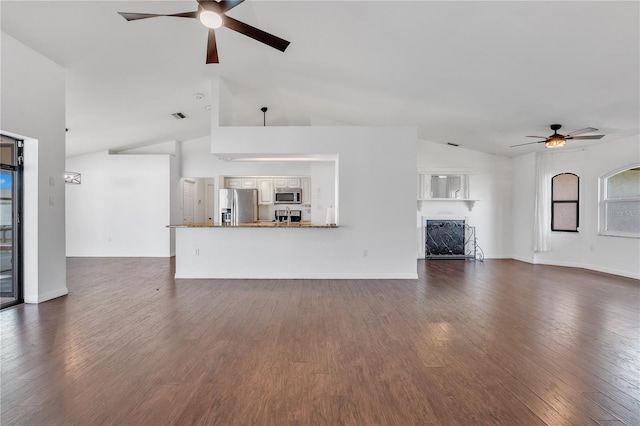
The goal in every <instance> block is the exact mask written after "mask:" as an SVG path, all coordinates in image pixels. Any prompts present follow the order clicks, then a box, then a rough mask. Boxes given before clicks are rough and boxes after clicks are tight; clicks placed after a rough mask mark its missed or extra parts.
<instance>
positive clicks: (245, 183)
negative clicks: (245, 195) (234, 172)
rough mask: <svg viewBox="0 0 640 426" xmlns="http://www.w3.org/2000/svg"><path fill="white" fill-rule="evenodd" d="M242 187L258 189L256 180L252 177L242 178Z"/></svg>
mask: <svg viewBox="0 0 640 426" xmlns="http://www.w3.org/2000/svg"><path fill="white" fill-rule="evenodd" d="M242 187H243V188H244V189H258V183H257V180H256V179H254V178H251V179H242Z"/></svg>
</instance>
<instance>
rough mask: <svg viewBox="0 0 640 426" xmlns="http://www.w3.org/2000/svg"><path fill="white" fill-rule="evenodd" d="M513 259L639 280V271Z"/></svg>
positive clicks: (572, 263) (544, 260)
mask: <svg viewBox="0 0 640 426" xmlns="http://www.w3.org/2000/svg"><path fill="white" fill-rule="evenodd" d="M513 259H515V260H520V261H522V262H527V263H531V264H533V265H549V266H562V267H565V268H581V269H588V270H590V271H596V272H602V273H605V274H611V275H618V276H621V277H626V278H633V279H636V280H640V271H639V272H637V273H633V272H629V271H622V270H619V269H613V268H606V267H602V266H594V265H588V264H584V263H576V262H567V261H563V260H546V259H536V260H534V259H526V258H518V257H513Z"/></svg>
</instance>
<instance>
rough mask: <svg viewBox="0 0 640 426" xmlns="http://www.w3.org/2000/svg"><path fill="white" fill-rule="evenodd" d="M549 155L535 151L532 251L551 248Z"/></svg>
mask: <svg viewBox="0 0 640 426" xmlns="http://www.w3.org/2000/svg"><path fill="white" fill-rule="evenodd" d="M549 161H550V156H549V155H546V154H542V153H536V196H535V206H534V208H535V212H534V216H533V220H534V222H533V251H534V252H543V251H549V250H551V244H550V242H549V239H550V236H551V176H549Z"/></svg>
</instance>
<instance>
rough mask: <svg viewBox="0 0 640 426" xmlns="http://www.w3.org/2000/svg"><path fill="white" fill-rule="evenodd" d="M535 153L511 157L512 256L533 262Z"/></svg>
mask: <svg viewBox="0 0 640 426" xmlns="http://www.w3.org/2000/svg"><path fill="white" fill-rule="evenodd" d="M535 166H536V157H535V154H528V155H521V156H518V157H515V158H513V163H512V167H513V180H512V192H511V194H512V204H511V217H512V219H511V220H512V247H513V252H512V257H513V258H514V259H518V260H521V261H523V262H529V263H533V262H534V254H533V218H534V200H535V170H536V167H535Z"/></svg>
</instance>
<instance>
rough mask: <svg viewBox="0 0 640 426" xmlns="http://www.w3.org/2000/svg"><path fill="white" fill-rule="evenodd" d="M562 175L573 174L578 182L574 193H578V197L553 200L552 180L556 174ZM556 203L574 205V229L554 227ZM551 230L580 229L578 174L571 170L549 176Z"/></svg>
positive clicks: (571, 230) (573, 230)
mask: <svg viewBox="0 0 640 426" xmlns="http://www.w3.org/2000/svg"><path fill="white" fill-rule="evenodd" d="M563 175H572V176H575V177H576V179H577V183H578V188H577V189H576V193H577V194H578V198H577V199H575V200H557V201H556V200H554V198H553V180H554V179H555V178H557V177H558V176H563ZM556 203H557V204H575V206H576V229H556V228H555V221H554V210H555V208H554V207H555V205H556ZM551 231H552V232H574V233H575V232H579V231H580V176H578V175H577V174H575V173H571V172H562V173H558V174H557V175H555V176H553V177H552V178H551Z"/></svg>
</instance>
